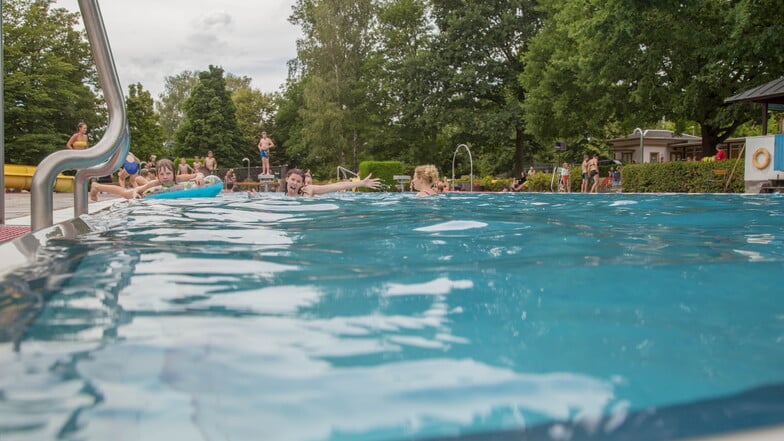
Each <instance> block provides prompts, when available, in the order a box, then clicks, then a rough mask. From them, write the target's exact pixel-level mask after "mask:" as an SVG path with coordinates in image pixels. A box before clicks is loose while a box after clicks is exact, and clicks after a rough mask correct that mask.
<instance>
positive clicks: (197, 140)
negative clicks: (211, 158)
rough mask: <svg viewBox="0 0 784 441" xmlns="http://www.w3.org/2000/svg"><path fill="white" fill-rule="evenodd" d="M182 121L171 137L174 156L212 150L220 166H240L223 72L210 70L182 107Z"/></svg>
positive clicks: (239, 149)
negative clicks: (173, 145)
mask: <svg viewBox="0 0 784 441" xmlns="http://www.w3.org/2000/svg"><path fill="white" fill-rule="evenodd" d="M183 109H184V111H185V119H184V120H183V122H182V123H181V124H180V127H179V129H177V132H176V133H175V135H174V139H175V142H176V145H175V153H176V155H177V156H193V155H199V156H204V155H206V154H207V151H209V150H212V152H213V153H214V154H215V157H216V158H218V161H219V163H220V164H240V163H241V161H242V158H243V157H244V155H245V152H244V151H243V149H242V145H243V143H242V133H241V132H240V129H239V127H238V126H237V117H236V108H235V107H234V103H233V102H232V100H231V95H230V94H229V91H228V90H227V89H226V80H225V79H224V78H223V69H221V68H220V67H216V66H210V67H209V70H207V71H204V72H200V73H199V83H198V84H197V85H196V87H194V88H193V93H192V94H191V96H190V98H188V99H187V100H186V101H185V103H184V106H183Z"/></svg>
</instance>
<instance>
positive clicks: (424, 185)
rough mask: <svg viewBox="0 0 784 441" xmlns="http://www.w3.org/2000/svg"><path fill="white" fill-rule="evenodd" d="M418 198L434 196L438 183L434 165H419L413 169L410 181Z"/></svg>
mask: <svg viewBox="0 0 784 441" xmlns="http://www.w3.org/2000/svg"><path fill="white" fill-rule="evenodd" d="M411 182H412V183H413V187H414V190H416V191H417V192H418V193H417V194H416V195H417V196H418V197H423V196H435V195H436V194H438V192H437V191H436V188H435V186H436V184H437V183H438V169H437V168H436V166H435V165H420V166H417V168H415V169H414V179H412V180H411Z"/></svg>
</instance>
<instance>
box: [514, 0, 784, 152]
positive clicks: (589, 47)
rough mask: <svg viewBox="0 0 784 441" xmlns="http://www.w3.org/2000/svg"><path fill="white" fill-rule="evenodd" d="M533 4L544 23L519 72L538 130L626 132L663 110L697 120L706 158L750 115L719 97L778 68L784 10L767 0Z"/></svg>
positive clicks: (783, 61) (783, 63) (782, 58)
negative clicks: (611, 127) (610, 129)
mask: <svg viewBox="0 0 784 441" xmlns="http://www.w3.org/2000/svg"><path fill="white" fill-rule="evenodd" d="M541 3H542V5H543V8H544V9H545V10H546V12H547V13H548V20H547V26H546V30H545V31H544V32H542V33H541V34H540V36H539V37H537V39H536V41H535V42H534V44H533V45H532V49H531V52H530V54H529V55H528V56H527V60H528V66H529V69H527V70H526V72H525V74H524V75H523V76H522V82H523V84H524V86H526V87H527V88H528V89H529V99H528V100H526V102H525V104H524V108H525V110H526V115H527V120H528V121H529V124H530V130H531V132H532V133H534V134H536V135H537V136H540V137H542V136H544V137H549V136H553V135H556V134H563V133H566V134H570V135H573V136H574V135H579V134H580V133H581V132H586V131H589V132H594V133H596V131H598V130H602V128H603V127H606V126H607V124H608V123H610V124H612V123H613V122H618V125H617V127H619V128H620V130H621V131H625V132H626V133H629V132H630V131H631V129H632V128H633V127H635V126H642V125H645V124H651V123H652V122H654V121H656V120H658V119H660V118H661V117H662V116H666V117H667V119H669V120H675V121H681V122H682V121H688V120H691V121H696V122H697V123H699V126H700V127H701V130H702V133H701V134H702V138H703V154H705V155H711V154H713V153H714V152H715V151H714V146H715V145H716V144H717V143H718V142H721V141H722V140H724V139H726V138H727V137H728V136H730V135H731V134H732V133H733V131H734V130H735V129H736V128H737V127H739V126H740V125H741V124H743V123H744V122H746V121H748V120H750V119H751V118H754V117H755V116H756V115H754V113H753V109H752V108H751V107H750V106H748V105H732V106H727V105H725V104H724V99H725V98H727V97H729V96H732V95H734V94H735V93H737V92H739V91H741V90H744V89H746V88H749V87H752V86H754V85H758V84H761V83H764V82H766V81H770V80H772V79H774V78H776V77H778V76H780V75H781V72H782V71H784V52H782V51H780V50H775V49H774V48H776V47H778V46H779V45H780V43H779V41H780V35H782V32H784V11H783V10H782V9H781V8H780V7H779V6H777V3H776V2H774V1H771V0H763V1H759V2H724V1H696V0H693V1H683V2H631V1H628V0H608V1H587V2H575V1H570V0H542V2H541ZM681 125H684V123H681ZM680 128H681V129H683V127H680Z"/></svg>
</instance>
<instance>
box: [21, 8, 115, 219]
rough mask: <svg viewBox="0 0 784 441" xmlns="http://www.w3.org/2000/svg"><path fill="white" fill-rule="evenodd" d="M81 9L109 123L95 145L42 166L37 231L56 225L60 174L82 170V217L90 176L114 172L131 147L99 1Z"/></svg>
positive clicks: (34, 206) (34, 213)
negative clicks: (55, 202)
mask: <svg viewBox="0 0 784 441" xmlns="http://www.w3.org/2000/svg"><path fill="white" fill-rule="evenodd" d="M79 9H80V10H81V12H82V18H83V20H84V27H85V30H86V31H87V39H88V41H89V43H90V49H91V51H92V54H93V59H94V61H95V66H96V70H97V72H98V79H99V81H100V84H101V88H102V90H103V92H104V98H105V100H106V105H107V109H108V113H109V123H108V125H107V127H106V132H105V133H104V135H103V138H101V140H100V141H98V143H97V144H96V145H95V146H94V147H92V148H89V149H86V150H78V151H74V150H61V151H58V152H54V153H52V154H51V155H49V156H47V157H46V158H44V160H43V161H41V163H40V164H39V165H38V167H37V168H36V171H35V174H34V175H33V181H32V184H31V186H30V193H31V207H30V208H31V212H30V214H31V228H32V230H33V231H36V230H40V229H41V228H45V227H48V226H51V225H52V219H53V212H52V208H53V197H52V187H53V186H54V181H55V179H56V178H57V175H58V174H60V173H61V172H63V171H65V170H78V171H77V173H76V178H75V179H74V217H78V216H79V215H81V214H84V213H87V179H88V178H90V177H93V176H104V175H108V174H111V173H112V172H113V171H114V170H116V169H117V168H118V167H119V166H120V165H121V164H122V161H123V159H124V158H125V155H127V154H128V151H129V150H130V137H129V134H128V122H127V118H126V113H125V100H124V98H123V95H122V87H121V86H120V80H119V78H118V76H117V69H116V68H115V66H114V59H113V57H112V52H111V48H110V47H109V40H108V38H107V36H106V28H105V27H104V24H103V18H102V17H101V12H100V7H99V6H98V1H97V0H79ZM88 167H89V168H88Z"/></svg>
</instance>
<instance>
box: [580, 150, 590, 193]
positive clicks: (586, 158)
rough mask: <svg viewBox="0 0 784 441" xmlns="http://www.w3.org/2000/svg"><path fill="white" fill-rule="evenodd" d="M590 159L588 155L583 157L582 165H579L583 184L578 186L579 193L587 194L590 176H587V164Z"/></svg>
mask: <svg viewBox="0 0 784 441" xmlns="http://www.w3.org/2000/svg"><path fill="white" fill-rule="evenodd" d="M590 160H591V157H590V156H588V155H583V163H582V164H581V165H580V171H581V172H582V176H583V182H582V183H581V184H580V191H581V192H582V193H587V192H588V188H589V185H590V182H591V175H590V174H588V162H590Z"/></svg>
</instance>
